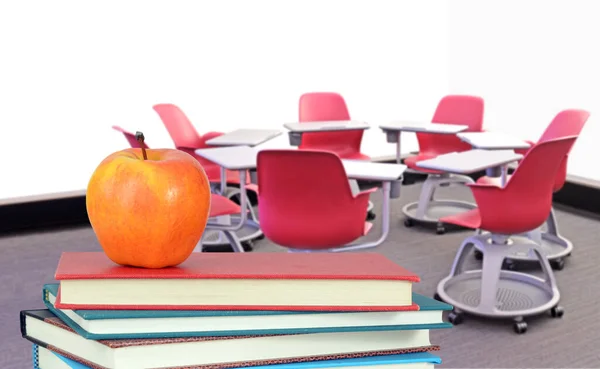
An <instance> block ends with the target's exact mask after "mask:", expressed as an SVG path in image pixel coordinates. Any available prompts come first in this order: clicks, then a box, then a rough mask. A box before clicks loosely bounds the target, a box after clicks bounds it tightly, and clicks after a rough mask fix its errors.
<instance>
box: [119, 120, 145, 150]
mask: <svg viewBox="0 0 600 369" xmlns="http://www.w3.org/2000/svg"><path fill="white" fill-rule="evenodd" d="M112 129H114V130H115V131H118V132H121V133H122V134H123V136H125V139H126V140H127V142H129V145H130V146H131V147H133V148H134V149H141V148H142V147H143V148H144V149H148V145H146V143H143V144H140V142H139V141H138V140H136V138H135V134H133V133H131V132H129V131H127V130H125V129H123V128H121V127H119V126H112Z"/></svg>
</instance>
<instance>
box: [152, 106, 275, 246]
mask: <svg viewBox="0 0 600 369" xmlns="http://www.w3.org/2000/svg"><path fill="white" fill-rule="evenodd" d="M153 109H154V111H155V112H156V113H157V114H158V116H159V117H160V119H161V121H162V122H163V124H164V126H165V128H166V129H167V131H168V132H169V136H171V139H172V140H173V143H174V144H175V147H176V148H177V149H179V150H182V151H185V152H187V153H188V154H190V155H192V156H193V157H194V158H196V160H198V161H199V162H200V164H201V165H202V167H203V168H204V170H205V172H206V175H207V176H208V180H209V181H210V182H211V185H212V187H213V191H215V192H218V193H220V192H221V191H220V184H221V170H222V168H221V167H220V166H219V165H217V164H216V163H213V162H211V161H209V160H206V159H204V158H202V157H200V156H198V155H196V153H195V151H196V150H197V149H204V148H210V147H211V146H210V145H208V144H207V143H206V141H208V140H210V139H212V138H215V137H218V136H221V135H222V134H223V133H221V132H208V133H205V134H204V135H200V134H198V132H197V131H196V128H195V127H194V125H193V124H192V122H191V121H190V120H189V119H188V117H187V116H186V115H185V113H184V112H183V111H182V110H181V109H180V108H179V107H178V106H176V105H174V104H157V105H154V106H153ZM224 171H225V175H226V180H227V184H229V185H233V186H239V183H240V175H239V172H237V171H228V170H224ZM246 178H247V180H246V190H248V191H251V192H253V193H254V195H255V196H256V194H257V193H258V187H257V185H256V184H254V183H251V180H250V178H251V177H250V173H247V174H246ZM221 195H223V196H226V197H227V198H230V199H233V200H234V201H237V202H239V199H240V191H239V189H238V188H236V187H232V186H230V187H227V189H226V192H225V193H221ZM248 211H249V219H250V220H252V222H253V223H254V224H259V220H258V216H257V214H256V212H255V211H254V209H253V207H252V203H251V202H250V201H249V202H248ZM246 228H247V229H244V230H241V231H240V232H239V235H238V236H239V237H240V239H241V240H242V242H243V243H245V244H246V246H247V247H250V248H251V247H252V241H253V240H256V239H261V238H263V235H262V231H261V229H260V228H259V227H254V226H252V227H250V226H248V227H246ZM242 234H243V235H242ZM206 244H207V245H208V244H210V245H218V244H221V241H220V240H211V241H207V243H206Z"/></svg>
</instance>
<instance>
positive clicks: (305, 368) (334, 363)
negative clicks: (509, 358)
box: [33, 345, 442, 369]
mask: <svg viewBox="0 0 600 369" xmlns="http://www.w3.org/2000/svg"><path fill="white" fill-rule="evenodd" d="M441 363H442V360H441V359H440V358H439V357H438V356H436V355H433V354H431V353H429V352H419V353H414V354H399V355H384V356H371V357H361V358H353V359H338V360H316V361H309V362H304V363H291V364H274V365H261V366H254V367H248V366H245V367H244V368H253V369H327V368H335V369H354V368H364V369H367V368H368V369H396V368H398V369H433V368H434V365H436V364H441ZM33 369H92V368H90V367H89V366H85V365H83V364H80V363H78V362H76V361H73V360H71V359H68V358H66V357H64V356H62V355H59V354H57V353H55V352H52V351H50V350H47V349H45V348H43V347H39V346H37V345H33ZM230 369H242V368H241V367H231V368H230Z"/></svg>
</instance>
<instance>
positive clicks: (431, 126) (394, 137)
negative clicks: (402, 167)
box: [379, 122, 469, 163]
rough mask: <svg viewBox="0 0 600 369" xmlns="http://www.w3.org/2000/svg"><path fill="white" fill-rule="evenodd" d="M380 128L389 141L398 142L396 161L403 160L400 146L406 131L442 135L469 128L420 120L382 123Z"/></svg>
mask: <svg viewBox="0 0 600 369" xmlns="http://www.w3.org/2000/svg"><path fill="white" fill-rule="evenodd" d="M379 128H381V130H382V131H383V132H384V133H385V134H386V136H387V142H390V143H395V144H396V162H397V163H400V162H401V156H402V151H401V147H400V142H401V140H400V134H401V133H402V132H403V131H404V132H415V133H433V134H440V135H455V134H457V133H459V132H462V131H464V130H467V129H468V128H469V127H468V126H466V125H458V124H440V123H419V122H392V123H387V124H383V125H380V126H379Z"/></svg>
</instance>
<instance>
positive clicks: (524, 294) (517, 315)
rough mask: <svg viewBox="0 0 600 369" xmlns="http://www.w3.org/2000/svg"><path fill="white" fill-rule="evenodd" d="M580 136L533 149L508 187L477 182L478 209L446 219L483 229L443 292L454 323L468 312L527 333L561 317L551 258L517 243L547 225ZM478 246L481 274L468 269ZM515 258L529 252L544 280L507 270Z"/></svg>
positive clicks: (467, 245) (462, 253)
mask: <svg viewBox="0 0 600 369" xmlns="http://www.w3.org/2000/svg"><path fill="white" fill-rule="evenodd" d="M576 138H577V137H576V136H569V137H563V138H559V139H554V140H548V141H544V142H541V143H538V144H537V145H535V146H533V148H531V149H530V150H529V151H528V152H527V154H526V155H525V157H524V158H523V159H522V161H521V164H520V165H519V166H518V167H517V169H516V170H515V172H514V174H513V176H512V177H511V178H510V180H509V181H508V182H507V183H506V185H505V186H504V187H500V186H497V185H495V184H484V183H472V184H468V186H469V187H470V189H471V191H472V193H473V196H474V197H475V201H476V202H477V208H475V209H473V210H470V211H466V212H463V213H460V214H456V215H453V216H449V217H444V218H442V219H441V221H443V222H445V223H449V224H455V225H458V226H461V227H465V228H472V229H477V230H481V231H483V232H477V233H475V234H474V235H472V236H470V237H467V238H466V239H465V240H464V241H463V243H462V244H461V246H460V248H459V250H458V252H457V254H456V257H455V259H454V263H453V265H452V268H451V271H450V274H449V276H448V277H446V278H445V279H443V280H442V281H441V282H440V283H439V284H438V287H437V294H436V296H435V298H436V299H439V300H442V301H445V302H447V303H449V304H451V305H453V306H454V311H453V312H452V313H451V314H450V315H449V316H448V319H449V321H450V322H451V323H453V324H459V323H461V321H462V314H463V313H471V314H474V315H478V316H483V317H489V318H507V319H513V320H514V326H513V328H514V330H515V332H517V333H524V332H525V331H526V330H527V323H526V322H525V320H524V318H525V317H528V316H532V315H539V314H542V313H545V312H547V311H550V314H551V316H552V317H561V316H562V314H563V312H564V311H563V309H562V308H561V307H560V306H559V305H558V302H559V299H560V293H559V291H558V287H557V285H556V281H555V278H554V273H553V271H552V268H551V267H550V263H549V262H548V258H547V257H546V255H545V254H544V252H543V249H542V248H541V246H540V245H539V244H538V243H536V242H534V241H532V240H530V239H528V238H523V237H521V238H514V237H513V236H514V235H519V234H521V233H523V232H528V231H530V230H532V229H535V228H537V227H539V226H541V225H542V224H543V223H544V222H545V221H546V219H547V218H548V213H549V212H550V208H551V207H552V194H553V189H554V184H555V182H556V175H557V173H558V171H559V169H560V165H561V162H562V160H563V159H564V157H565V156H566V155H567V153H568V152H569V150H570V149H571V147H572V146H573V143H574V142H575V139H576ZM474 247H476V248H478V249H479V250H481V252H482V253H483V265H482V267H481V269H478V270H464V269H463V266H464V265H463V264H464V262H465V260H466V259H467V255H468V254H469V252H470V251H471V250H473V248H474ZM515 253H529V254H531V255H533V257H534V258H535V259H536V260H537V261H538V262H539V263H540V265H541V267H542V275H543V276H542V277H541V278H540V277H538V276H536V275H532V274H526V273H522V272H516V271H512V270H503V269H502V266H503V262H504V260H505V259H506V258H508V257H510V255H513V254H515Z"/></svg>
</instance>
